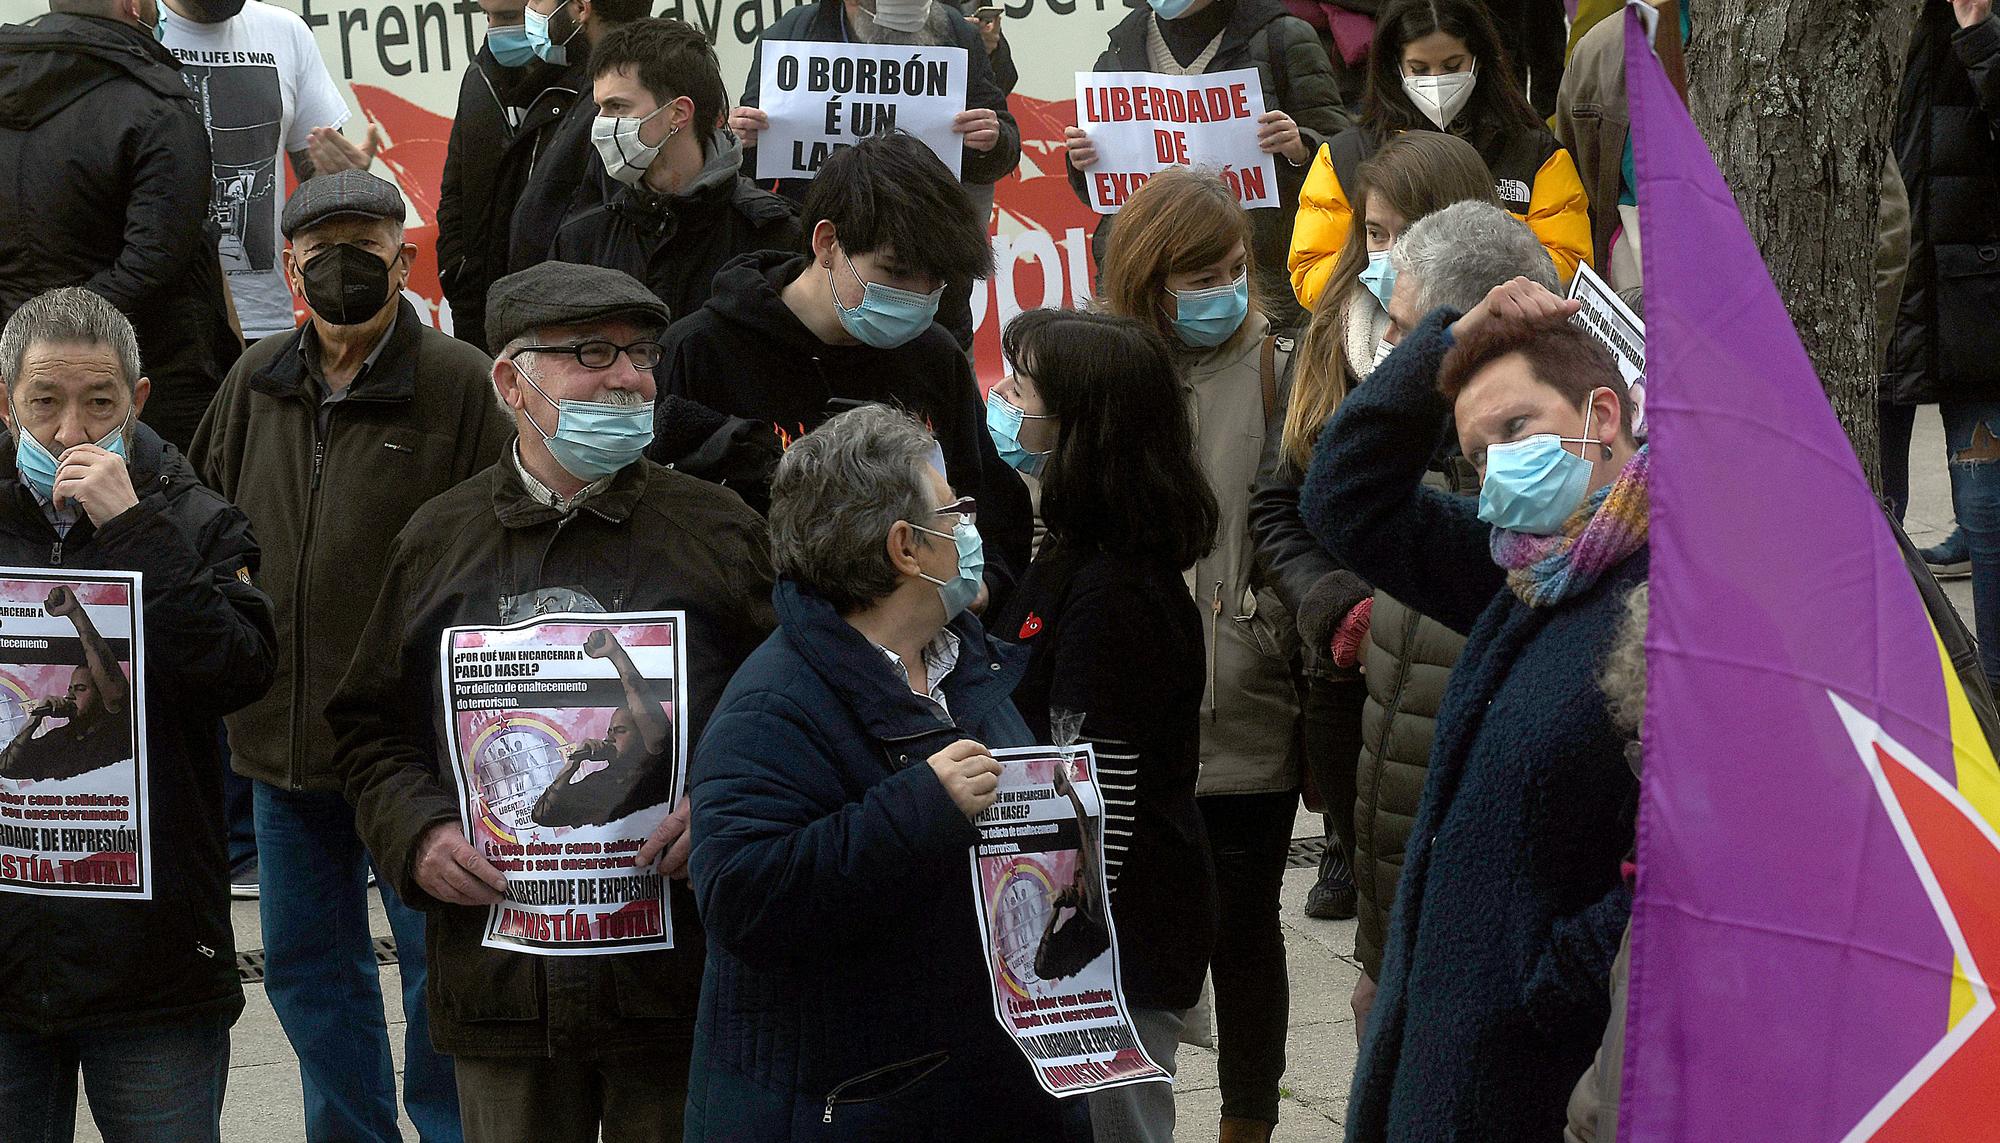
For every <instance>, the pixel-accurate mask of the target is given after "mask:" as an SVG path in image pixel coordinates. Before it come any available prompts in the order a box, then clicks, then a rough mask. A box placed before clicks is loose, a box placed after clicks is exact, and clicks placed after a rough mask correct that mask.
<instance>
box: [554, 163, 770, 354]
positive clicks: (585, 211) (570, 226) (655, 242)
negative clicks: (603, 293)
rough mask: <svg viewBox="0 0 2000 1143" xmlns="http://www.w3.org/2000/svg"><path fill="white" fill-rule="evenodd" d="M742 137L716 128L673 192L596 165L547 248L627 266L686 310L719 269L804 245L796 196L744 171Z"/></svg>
mask: <svg viewBox="0 0 2000 1143" xmlns="http://www.w3.org/2000/svg"><path fill="white" fill-rule="evenodd" d="M742 159H743V149H742V145H741V144H739V143H738V142H737V141H736V137H735V136H734V135H731V134H729V133H728V132H725V131H718V132H716V133H715V134H714V136H712V137H711V139H710V140H709V148H708V151H707V164H706V165H705V166H704V167H703V168H702V169H701V172H700V173H699V174H698V175H696V176H695V177H694V178H693V179H691V180H690V181H689V183H688V185H687V186H685V187H683V188H681V190H680V191H679V192H678V193H676V194H671V195H663V194H655V193H653V192H652V191H649V190H647V189H646V188H644V187H628V186H626V185H624V184H623V183H620V182H618V181H617V180H615V179H613V178H612V177H611V176H609V175H607V174H605V173H604V164H603V163H601V162H599V161H598V160H597V157H596V156H595V155H593V156H591V167H592V170H591V172H590V174H589V175H588V176H586V177H585V178H584V180H583V187H584V190H583V191H582V192H580V193H579V194H578V196H577V202H576V203H575V204H574V205H572V207H571V209H570V214H569V217H568V218H566V219H564V220H563V224H562V228H561V229H560V230H558V231H556V239H555V245H554V247H553V248H552V249H551V250H550V252H549V256H550V257H551V258H553V259H555V260H556V261H558V262H578V263H582V264H584V265H588V266H605V267H608V268H610V269H613V270H623V271H625V272H626V273H627V274H630V275H632V276H633V277H634V278H637V279H639V280H640V281H641V282H644V283H646V286H647V288H648V289H650V290H652V291H653V293H655V294H657V295H659V298H660V300H661V301H663V302H665V303H667V312H668V313H670V314H672V315H673V316H674V317H677V318H678V317H685V316H686V315H688V314H691V313H693V312H694V311H696V310H698V309H700V308H701V306H702V303H703V302H706V301H707V300H708V295H709V292H710V291H711V290H712V289H713V288H714V285H715V275H716V272H717V271H718V270H721V269H722V268H723V267H724V266H726V265H728V264H729V263H730V262H732V261H734V260H735V259H736V258H737V257H738V256H740V255H743V254H750V253H754V252H756V251H758V250H784V251H791V250H796V249H798V245H799V220H798V215H797V212H796V211H795V210H794V208H793V206H792V204H791V201H790V200H789V199H786V198H784V197H782V196H780V195H776V194H773V193H771V192H770V191H767V190H762V189H760V188H759V187H758V186H757V184H755V183H753V182H751V181H750V180H749V179H746V178H744V177H743V176H742V175H740V174H738V173H737V171H738V168H739V167H740V166H741V165H742Z"/></svg>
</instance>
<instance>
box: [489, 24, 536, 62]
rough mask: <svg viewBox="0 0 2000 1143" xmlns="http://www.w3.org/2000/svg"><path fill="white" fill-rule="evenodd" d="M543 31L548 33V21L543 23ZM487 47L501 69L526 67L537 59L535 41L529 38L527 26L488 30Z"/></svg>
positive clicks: (517, 25) (520, 25)
mask: <svg viewBox="0 0 2000 1143" xmlns="http://www.w3.org/2000/svg"><path fill="white" fill-rule="evenodd" d="M542 30H543V31H544V32H545V33H546V32H547V31H548V21H547V20H544V21H543V22H542ZM486 47H487V49H488V50H490V51H491V52H492V53H493V58H494V59H495V60H497V61H499V64H500V66H501V67H525V66H526V65H527V63H528V61H529V60H531V59H534V58H535V45H534V41H532V40H531V39H529V37H528V26H527V25H526V24H515V25H514V26H512V27H508V28H488V29H486Z"/></svg>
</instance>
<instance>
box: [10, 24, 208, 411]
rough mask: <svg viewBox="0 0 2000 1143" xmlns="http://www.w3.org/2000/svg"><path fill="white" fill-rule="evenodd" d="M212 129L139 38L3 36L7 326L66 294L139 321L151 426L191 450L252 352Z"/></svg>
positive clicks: (128, 31)
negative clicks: (218, 397) (74, 289)
mask: <svg viewBox="0 0 2000 1143" xmlns="http://www.w3.org/2000/svg"><path fill="white" fill-rule="evenodd" d="M212 183H213V172H212V171H211V170H210V169H209V146H208V131H207V129H206V128H204V127H203V126H202V121H201V112H200V110H199V109H198V108H197V106H196V104H195V100H194V96H193V95H192V94H191V93H190V92H189V91H188V86H187V84H186V83H185V82H183V81H182V79H181V75H180V64H179V63H177V62H176V61H175V60H174V57H173V55H172V53H170V52H168V51H167V50H166V49H165V48H163V47H161V46H160V45H159V44H158V43H157V42H155V41H154V39H153V37H152V36H150V35H148V34H147V33H146V32H145V31H144V30H142V29H140V28H135V27H131V26H129V25H126V24H121V23H119V22H117V21H115V20H105V19H99V18H97V17H94V16H72V15H67V14H64V13H51V14H49V15H46V16H43V17H41V18H39V19H36V20H34V21H32V22H30V23H27V24H21V25H8V26H5V27H0V321H5V320H6V319H7V318H9V317H11V316H13V313H14V311H15V310H17V309H19V308H20V307H21V304H22V303H23V302H26V301H27V300H28V299H29V298H32V297H34V296H35V295H36V294H40V293H42V292H44V291H47V290H52V289H54V288H56V287H58V286H87V287H89V288H90V289H91V290H92V291H93V292H95V293H98V294H101V295H103V296H104V297H105V298H107V299H109V300H110V302H111V304H113V305H115V306H117V307H118V308H119V309H120V310H122V311H123V312H124V313H125V316H126V317H128V318H130V319H131V320H132V327H133V329H134V331H135V332H137V333H138V335H139V354H140V358H141V360H142V362H143V364H144V368H145V372H146V375H147V376H148V377H150V378H152V382H153V395H152V398H151V399H150V400H149V401H148V402H147V403H146V410H145V413H144V418H143V419H144V420H145V421H146V423H147V424H150V425H153V426H155V427H156V428H158V429H159V430H160V432H161V434H162V435H163V436H165V437H166V438H167V439H168V440H170V441H172V442H174V443H175V444H176V445H178V446H180V447H182V448H185V447H186V446H187V443H188V441H189V440H191V439H192V438H193V436H194V428H195V425H196V424H197V423H198V422H199V421H200V420H201V414H202V411H203V410H204V409H206V408H207V407H208V401H209V398H210V397H212V396H213V395H214V394H215V389H216V386H217V384H218V383H219V382H220V381H221V380H222V375H223V373H225V372H226V371H227V370H228V369H229V366H230V363H231V362H233V361H235V359H236V354H237V353H239V352H241V350H242V346H241V344H240V343H239V342H237V340H236V337H235V335H234V334H232V333H231V332H230V330H229V317H228V313H229V311H228V308H227V306H228V303H227V302H226V301H225V299H224V295H223V285H222V270H221V267H220V265H219V264H218V263H217V261H216V254H215V247H216V241H217V233H216V231H215V230H214V228H213V226H212V224H211V223H210V222H209V214H208V210H209V194H210V190H211V186H212Z"/></svg>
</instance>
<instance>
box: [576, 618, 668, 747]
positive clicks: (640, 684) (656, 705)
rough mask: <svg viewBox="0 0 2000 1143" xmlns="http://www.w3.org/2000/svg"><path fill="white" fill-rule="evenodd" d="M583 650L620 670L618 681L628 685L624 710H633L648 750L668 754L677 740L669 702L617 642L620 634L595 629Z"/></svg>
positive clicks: (633, 715)
mask: <svg viewBox="0 0 2000 1143" xmlns="http://www.w3.org/2000/svg"><path fill="white" fill-rule="evenodd" d="M583 653H584V654H586V655H589V656H590V657H591V658H593V659H608V660H610V661H611V666H612V669H614V670H616V671H617V672H618V682H619V683H620V684H621V685H622V686H624V688H625V709H627V710H629V711H631V712H632V720H633V721H634V722H636V723H638V724H639V737H640V738H641V739H642V740H643V741H644V742H645V743H646V753H648V754H651V755H653V756H654V757H663V756H665V755H666V753H667V751H668V748H669V747H670V746H671V745H672V743H673V740H674V723H673V719H672V718H671V717H669V716H668V714H667V708H666V704H664V703H662V702H661V701H660V700H659V697H658V696H657V695H655V694H654V693H653V684H652V683H651V682H650V681H649V680H648V679H647V678H646V676H644V675H642V674H640V673H639V668H638V667H637V666H634V665H633V663H632V656H631V655H630V654H629V653H627V652H626V650H625V648H624V646H623V645H621V644H620V643H619V642H618V637H617V636H616V635H613V634H612V633H611V632H609V631H606V630H603V629H602V628H600V629H598V630H596V631H592V632H591V633H590V637H589V638H588V639H586V640H584V643H583Z"/></svg>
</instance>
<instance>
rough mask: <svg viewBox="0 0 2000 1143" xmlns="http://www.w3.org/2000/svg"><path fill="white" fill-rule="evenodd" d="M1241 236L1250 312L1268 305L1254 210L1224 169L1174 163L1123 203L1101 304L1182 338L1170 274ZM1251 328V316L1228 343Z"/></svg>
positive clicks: (1174, 341)
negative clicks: (1170, 298)
mask: <svg viewBox="0 0 2000 1143" xmlns="http://www.w3.org/2000/svg"><path fill="white" fill-rule="evenodd" d="M1238 243H1241V244H1242V246H1243V256H1244V258H1245V263H1244V272H1245V273H1246V274H1247V275H1248V277H1249V280H1250V312H1251V313H1257V312H1259V311H1260V310H1261V309H1262V308H1263V307H1262V306H1261V305H1260V301H1259V298H1258V296H1257V263H1256V257H1257V254H1256V243H1255V241H1254V240H1253V239H1252V237H1251V233H1250V213H1249V212H1248V211H1246V210H1244V209H1243V204H1242V203H1239V202H1237V201H1236V192H1235V191H1232V190H1230V189H1229V184H1228V183H1226V182H1223V181H1222V177H1221V176H1220V175H1217V174H1214V173H1213V172H1209V171H1202V170H1196V169H1194V168H1192V167H1169V168H1168V169H1166V170H1164V171H1161V172H1160V173H1159V174H1156V175H1154V176H1153V177H1152V178H1150V179H1147V180H1146V182H1145V185H1143V186H1141V187H1140V188H1139V189H1138V190H1136V191H1133V192H1132V197H1131V198H1128V199H1126V200H1125V205H1124V207H1123V208H1122V209H1120V210H1119V212H1118V223H1117V225H1116V226H1114V227H1112V230H1111V248H1110V249H1109V250H1107V251H1105V253H1104V265H1103V267H1102V269H1101V270H1100V272H1099V274H1098V277H1097V300H1098V304H1099V306H1101V307H1102V308H1103V309H1104V310H1105V312H1107V313H1114V314H1118V315H1119V316H1121V317H1129V318H1136V319H1138V320H1139V321H1142V322H1144V323H1146V324H1147V325H1149V326H1151V327H1152V328H1153V329H1155V330H1157V331H1159V334H1160V336H1161V337H1163V338H1165V339H1166V341H1167V344H1168V345H1180V344H1181V341H1180V338H1179V335H1178V334H1176V333H1175V332H1174V323H1173V317H1172V315H1171V314H1169V313H1168V311H1167V308H1166V302H1165V299H1166V291H1167V275H1169V274H1180V273H1185V272H1187V271H1189V270H1200V269H1203V268H1205V267H1208V266H1212V265H1214V264H1215V263H1217V262H1220V261H1221V260H1222V259H1223V258H1224V257H1226V256H1227V255H1228V254H1229V252H1230V251H1231V250H1232V249H1234V248H1235V247H1236V245H1237V244H1238ZM1248 328H1250V322H1249V320H1248V319H1247V318H1246V319H1245V320H1244V322H1243V324H1242V325H1241V326H1239V327H1237V330H1236V332H1235V333H1234V334H1232V335H1230V338H1229V340H1228V341H1226V342H1224V343H1223V345H1224V346H1233V345H1235V344H1236V343H1237V342H1238V341H1239V340H1240V339H1241V338H1242V337H1243V331H1244V330H1246V329H1248Z"/></svg>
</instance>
